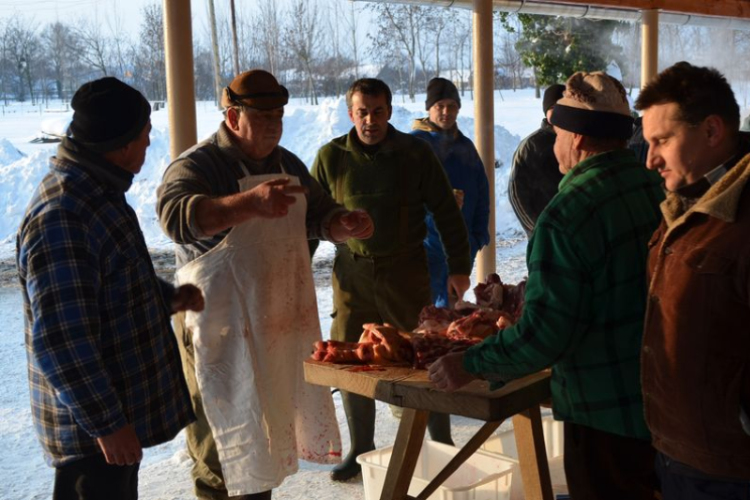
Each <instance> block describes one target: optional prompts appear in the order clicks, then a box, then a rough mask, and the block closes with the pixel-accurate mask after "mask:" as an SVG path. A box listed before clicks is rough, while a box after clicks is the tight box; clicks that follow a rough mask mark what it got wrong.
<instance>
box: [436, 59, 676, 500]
mask: <svg viewBox="0 0 750 500" xmlns="http://www.w3.org/2000/svg"><path fill="white" fill-rule="evenodd" d="M551 123H552V125H553V126H554V127H555V133H556V134H557V139H556V140H555V147H554V149H555V156H556V157H557V160H558V162H559V164H560V170H561V171H562V172H564V173H565V177H564V178H563V180H562V182H561V183H560V192H559V193H558V194H557V195H556V196H555V197H554V198H553V199H552V201H551V202H550V204H549V205H548V206H547V208H546V209H545V210H544V211H543V212H542V215H541V216H540V217H539V220H538V222H537V226H536V229H535V230H534V233H533V235H532V237H531V240H530V241H529V250H528V252H527V264H528V268H529V279H528V282H527V286H526V294H525V305H524V309H523V314H522V316H521V318H520V320H519V321H518V323H516V324H515V325H513V326H511V327H509V328H506V329H504V330H501V331H500V332H499V333H498V334H497V335H493V336H491V337H488V338H487V339H485V340H484V341H483V342H482V343H481V344H478V345H476V346H474V347H472V348H470V349H469V350H468V351H466V352H465V353H458V354H449V355H447V356H444V357H442V358H440V359H439V360H438V361H437V362H435V363H434V364H433V365H432V366H430V378H431V379H432V380H433V381H434V382H435V384H436V386H437V387H438V388H439V389H445V390H453V389H456V388H459V387H461V386H463V385H465V384H466V383H468V382H469V381H471V380H473V379H474V378H484V379H487V380H490V381H491V382H495V383H498V382H505V381H508V380H511V379H514V378H517V377H522V376H525V375H529V374H531V373H535V372H537V371H539V370H542V369H545V368H549V367H551V368H552V382H551V385H552V403H553V404H552V409H553V412H554V415H555V418H556V419H557V420H562V421H564V422H565V450H564V451H565V453H564V454H565V475H566V478H567V482H568V489H569V491H570V493H571V497H572V498H574V499H576V500H602V499H607V500H653V498H654V489H655V485H656V478H655V473H654V450H653V448H652V447H651V443H650V436H649V433H648V429H647V428H646V423H645V422H644V420H643V400H642V397H641V388H640V366H639V359H638V355H639V353H640V346H641V334H642V332H643V317H644V312H645V308H646V304H645V303H646V273H645V269H646V257H647V255H648V240H649V238H650V237H651V234H652V233H653V231H654V229H655V228H656V227H657V225H658V223H659V208H658V205H659V202H660V201H661V200H662V199H663V193H662V189H661V186H660V184H659V179H658V178H656V177H654V176H652V175H650V174H649V172H648V171H647V170H646V169H645V168H643V165H642V164H641V163H638V162H637V161H636V159H635V155H634V154H633V152H632V151H631V150H629V149H627V148H626V143H627V139H628V138H629V137H630V134H631V132H632V126H633V118H632V117H631V116H630V109H629V106H628V102H627V100H626V97H625V90H624V89H623V87H622V85H621V84H620V82H618V81H617V80H615V79H614V78H612V77H610V76H609V75H607V74H605V73H601V72H596V73H576V74H574V75H573V76H571V77H570V78H569V79H568V82H567V85H566V91H565V95H564V97H563V98H562V99H560V100H559V101H558V102H557V104H556V105H555V109H554V111H553V113H552V117H551ZM495 385H497V384H495Z"/></svg>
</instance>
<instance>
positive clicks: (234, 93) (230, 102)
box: [221, 69, 289, 109]
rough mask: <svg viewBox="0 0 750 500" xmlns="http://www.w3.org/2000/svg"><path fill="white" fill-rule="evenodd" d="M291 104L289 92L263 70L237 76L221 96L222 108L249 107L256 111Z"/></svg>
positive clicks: (253, 70) (252, 70)
mask: <svg viewBox="0 0 750 500" xmlns="http://www.w3.org/2000/svg"><path fill="white" fill-rule="evenodd" d="M288 102H289V91H288V90H287V89H286V87H284V86H283V85H280V84H279V82H278V81H277V80H276V78H275V77H274V76H273V75H272V74H271V73H269V72H268V71H264V70H262V69H251V70H250V71H245V72H244V73H240V74H239V75H237V76H236V77H235V78H234V80H232V83H230V84H229V85H228V86H226V87H225V88H224V91H223V92H222V94H221V106H222V107H223V108H225V109H226V108H231V107H232V106H247V107H250V108H255V109H274V108H280V107H282V106H284V105H286V103H288Z"/></svg>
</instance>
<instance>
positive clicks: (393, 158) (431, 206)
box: [312, 78, 471, 481]
mask: <svg viewBox="0 0 750 500" xmlns="http://www.w3.org/2000/svg"><path fill="white" fill-rule="evenodd" d="M346 104H347V107H348V109H349V118H350V119H351V121H352V123H353V124H354V127H352V129H351V131H350V132H349V133H348V134H346V135H344V136H341V137H338V138H336V139H334V140H332V141H331V142H329V143H328V144H326V145H325V146H323V147H322V148H321V149H320V151H318V155H317V157H316V158H315V162H314V164H313V168H312V175H313V177H314V178H315V179H317V181H318V182H319V183H320V185H321V186H322V187H323V189H324V190H325V191H327V192H328V193H330V194H331V196H332V197H333V198H334V199H335V200H336V201H337V202H338V203H340V204H342V205H344V207H346V208H347V209H348V210H363V211H365V212H367V213H368V214H369V215H370V217H372V220H373V224H374V226H375V232H374V234H373V235H372V237H371V238H369V239H368V240H366V241H365V240H362V241H356V242H355V241H354V240H349V241H347V242H346V243H343V244H339V245H337V247H336V259H335V261H334V264H333V307H334V311H333V315H332V316H333V323H332V325H331V338H332V339H334V340H340V341H347V342H356V341H357V340H358V339H359V337H360V335H361V334H362V325H363V324H365V323H380V324H383V323H390V324H392V325H394V326H395V327H397V328H398V329H399V330H402V331H411V330H413V329H414V328H415V327H416V326H417V323H418V319H419V312H420V311H421V310H422V308H423V307H424V306H426V305H429V304H430V303H431V293H430V278H429V274H428V271H427V258H426V255H425V250H424V244H423V242H424V238H425V235H426V234H427V229H426V225H425V215H426V212H425V208H426V209H427V210H429V211H430V212H431V213H432V215H433V218H434V220H435V226H436V227H437V230H438V232H439V233H440V237H441V239H442V241H443V245H444V247H445V254H446V256H447V262H448V274H449V278H448V292H449V294H452V295H454V296H456V297H458V298H461V297H463V294H464V292H465V291H466V290H467V289H468V288H469V273H470V272H471V262H470V259H469V237H468V232H467V230H466V225H465V223H464V219H463V216H462V215H461V210H460V209H459V208H458V204H457V203H456V200H455V197H454V196H453V190H452V188H451V185H450V182H449V180H448V177H447V176H446V174H445V171H444V170H443V167H442V166H441V165H440V161H439V160H438V159H437V157H436V156H435V154H434V153H433V152H432V149H430V145H429V144H428V143H427V142H425V141H423V140H422V139H418V138H416V137H414V136H411V135H409V134H404V133H402V132H399V131H397V130H396V129H395V128H393V126H392V125H390V124H389V123H388V120H390V118H391V112H392V108H391V91H390V89H389V88H388V86H387V85H386V84H385V83H384V82H382V81H380V80H376V79H373V78H365V79H361V80H357V81H356V82H354V83H353V84H352V86H351V87H350V88H349V91H348V92H347V94H346ZM342 401H343V404H344V410H345V411H346V416H347V422H348V424H349V433H350V435H351V440H352V445H351V449H350V452H349V454H348V455H347V457H346V458H345V459H344V461H343V462H342V463H341V465H338V466H336V467H335V468H334V469H333V471H332V473H331V478H332V479H333V480H334V481H346V480H348V479H350V478H352V477H354V476H356V475H357V474H358V473H359V472H360V470H361V467H360V465H359V464H358V463H357V461H356V458H357V455H359V454H361V453H364V452H367V451H370V450H372V449H374V447H375V446H374V443H373V436H374V433H375V402H374V401H373V400H372V399H369V398H365V397H362V396H358V395H355V394H350V393H347V392H344V391H342ZM436 418H437V419H440V418H443V419H447V418H448V416H446V415H439V416H436V417H432V420H433V422H434V419H436ZM443 423H444V422H443ZM435 425H437V424H435Z"/></svg>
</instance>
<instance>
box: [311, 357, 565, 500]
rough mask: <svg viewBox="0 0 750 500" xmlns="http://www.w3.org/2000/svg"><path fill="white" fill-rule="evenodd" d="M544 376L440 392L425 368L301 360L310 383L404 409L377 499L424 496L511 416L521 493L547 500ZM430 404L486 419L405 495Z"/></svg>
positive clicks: (417, 499) (549, 489)
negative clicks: (492, 386) (422, 484)
mask: <svg viewBox="0 0 750 500" xmlns="http://www.w3.org/2000/svg"><path fill="white" fill-rule="evenodd" d="M549 378H550V374H549V372H540V373H537V374H534V375H530V376H528V377H525V378H522V379H519V380H514V381H512V382H509V383H508V384H506V385H505V386H504V387H503V388H502V389H498V390H496V391H490V390H489V385H488V383H487V382H483V381H479V380H477V381H474V382H472V383H471V384H469V385H467V386H466V387H464V388H462V389H461V390H459V391H456V392H452V393H447V392H444V391H440V390H438V389H436V388H435V387H433V385H432V383H431V382H430V381H429V378H428V375H427V371H426V370H413V369H411V368H396V367H389V368H383V369H377V370H371V371H370V370H366V371H365V370H362V367H361V366H355V365H336V364H331V363H322V362H319V361H313V360H309V361H305V380H306V381H307V382H309V383H311V384H316V385H324V386H329V387H337V388H339V389H341V390H344V391H349V392H353V393H355V394H360V395H362V396H367V397H369V398H373V399H377V400H378V401H383V402H385V403H389V404H392V405H397V406H401V407H403V408H404V412H403V415H402V416H401V423H400V424H399V427H398V432H397V434H396V441H395V443H394V446H393V452H392V454H391V460H390V462H389V464H388V471H387V472H386V477H385V484H384V486H383V492H382V494H381V495H380V499H381V500H425V499H426V498H428V497H429V496H430V495H431V494H432V493H434V492H435V490H437V489H438V487H440V485H441V484H443V482H445V480H446V479H448V477H450V475H451V474H453V472H455V471H456V470H457V469H458V468H459V466H461V464H463V463H464V462H465V461H466V460H467V459H468V458H469V457H470V456H471V455H472V454H473V453H474V452H475V451H477V450H478V449H479V447H480V446H482V444H483V443H484V442H485V441H486V440H487V439H488V438H489V437H490V436H491V435H492V433H493V432H494V431H495V430H496V429H497V428H498V427H499V426H500V424H501V423H502V422H503V421H504V420H505V419H506V418H508V417H512V418H513V430H514V433H515V438H516V445H517V448H518V462H519V466H520V469H521V478H522V481H523V488H524V494H525V498H526V500H552V498H553V497H552V485H551V482H550V474H549V465H548V464H547V454H546V452H545V449H544V435H543V432H542V418H541V413H540V410H539V404H540V403H542V402H544V401H546V400H548V399H549V398H550V388H549ZM431 411H436V412H440V413H449V414H451V415H461V416H464V417H470V418H475V419H478V420H483V421H485V424H484V425H483V426H482V427H481V428H480V429H479V431H477V433H476V434H475V435H474V436H473V437H472V438H471V439H470V440H469V442H468V443H466V445H465V446H464V447H463V448H461V450H459V452H458V453H457V454H456V456H455V457H454V458H453V459H452V460H451V461H450V462H449V463H448V465H446V466H445V468H444V469H443V470H442V471H440V472H439V473H438V475H437V476H436V477H435V478H434V479H433V480H432V481H431V482H430V483H429V484H428V485H427V486H426V487H425V489H424V490H423V491H422V492H421V493H420V494H419V495H417V496H416V497H411V496H409V495H408V493H407V492H408V489H409V484H410V483H411V479H412V476H413V475H414V469H415V467H416V465H417V458H418V457H419V453H420V451H421V448H422V441H423V440H424V434H425V429H426V428H427V418H428V416H429V414H430V412H431Z"/></svg>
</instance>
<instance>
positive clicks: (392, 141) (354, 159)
mask: <svg viewBox="0 0 750 500" xmlns="http://www.w3.org/2000/svg"><path fill="white" fill-rule="evenodd" d="M356 135H357V132H356V129H354V128H352V129H351V131H350V132H349V133H348V134H347V135H343V136H341V137H337V138H336V139H334V140H332V141H331V142H329V143H328V144H326V145H325V146H323V147H322V148H320V151H318V155H317V157H316V158H315V162H314V163H313V167H312V171H311V172H312V175H313V177H314V178H315V179H316V180H317V181H318V182H319V183H320V185H321V186H322V187H323V189H324V190H325V191H327V192H328V193H330V194H331V196H332V197H333V198H334V200H336V201H337V202H338V203H340V204H342V205H344V206H345V207H346V208H347V209H349V210H355V209H362V210H365V211H367V213H369V214H370V217H372V220H373V223H374V225H375V233H374V234H373V236H372V238H369V239H366V240H356V239H349V240H348V241H347V243H346V245H347V246H348V247H349V250H351V251H352V252H353V253H355V254H358V255H364V256H366V257H385V256H392V255H395V254H399V253H403V252H409V251H414V250H415V249H419V248H421V247H422V245H423V241H424V238H425V235H426V234H427V227H426V224H425V214H426V212H425V208H426V209H427V210H429V211H430V212H432V214H433V217H434V219H435V225H436V227H437V229H438V232H439V233H440V237H441V239H442V241H443V246H444V247H445V250H446V255H447V260H448V270H449V273H450V274H470V273H471V262H470V259H469V237H468V232H467V230H466V224H465V223H464V219H463V216H462V215H461V210H460V209H459V208H458V205H457V204H456V200H455V197H454V196H453V190H452V188H451V185H450V181H449V180H448V177H447V176H446V174H445V171H444V170H443V167H442V166H441V165H440V161H439V160H438V159H437V157H436V156H435V154H434V153H433V152H432V149H431V148H430V146H429V144H427V142H425V141H423V140H422V139H418V138H416V137H414V136H412V135H409V134H404V133H402V132H399V131H397V130H396V129H395V128H393V126H391V125H389V126H388V135H387V137H386V139H385V140H384V141H383V142H382V143H381V146H380V148H379V149H378V150H377V152H376V153H374V154H372V155H370V154H367V153H366V152H365V151H364V149H363V148H362V146H361V144H360V142H359V140H358V139H357V138H356Z"/></svg>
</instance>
